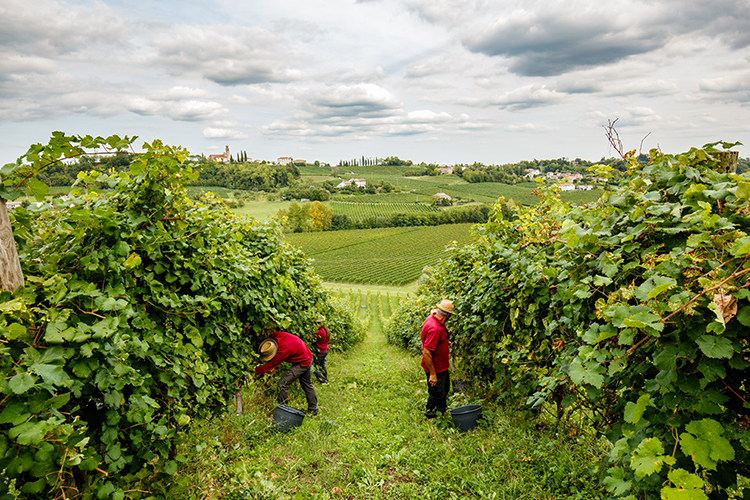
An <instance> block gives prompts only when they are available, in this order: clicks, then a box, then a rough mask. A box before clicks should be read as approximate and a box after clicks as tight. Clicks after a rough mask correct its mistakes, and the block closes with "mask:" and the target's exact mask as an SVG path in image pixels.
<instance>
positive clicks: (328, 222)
mask: <svg viewBox="0 0 750 500" xmlns="http://www.w3.org/2000/svg"><path fill="white" fill-rule="evenodd" d="M509 204H510V205H511V206H512V205H513V202H512V201H510V202H509V203H506V202H505V201H500V202H499V205H500V213H501V214H502V216H503V217H505V218H507V219H508V220H510V219H511V218H512V217H513V211H512V210H511V208H510V206H509ZM491 209H492V207H491V205H471V206H463V207H453V208H448V209H446V210H441V211H439V212H429V213H398V214H394V215H392V216H372V217H364V218H361V219H353V218H351V217H349V216H348V215H346V214H337V213H335V212H334V210H333V209H332V208H330V207H327V206H325V205H323V204H322V203H320V202H319V201H313V202H312V203H297V202H296V201H293V202H291V203H290V204H289V208H288V209H281V210H279V211H278V213H277V215H276V217H277V218H278V219H279V220H281V221H282V224H283V225H284V231H285V232H287V233H304V232H311V231H341V230H345V229H375V228H385V227H409V226H438V225H441V224H465V223H472V224H477V223H484V222H487V219H488V217H489V213H490V211H491Z"/></svg>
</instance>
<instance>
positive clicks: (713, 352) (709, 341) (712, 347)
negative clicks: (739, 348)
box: [695, 335, 734, 359]
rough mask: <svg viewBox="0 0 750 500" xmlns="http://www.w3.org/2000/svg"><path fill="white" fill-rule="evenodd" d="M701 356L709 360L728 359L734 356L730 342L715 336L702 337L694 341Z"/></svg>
mask: <svg viewBox="0 0 750 500" xmlns="http://www.w3.org/2000/svg"><path fill="white" fill-rule="evenodd" d="M695 342H696V343H697V344H698V347H700V349H701V351H703V354H705V355H706V356H708V357H709V358H723V359H729V358H731V357H732V355H733V354H734V348H733V347H732V342H730V341H729V339H726V338H724V337H717V336H715V335H702V336H700V337H698V339H697V340H696V341H695Z"/></svg>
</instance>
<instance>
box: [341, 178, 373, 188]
mask: <svg viewBox="0 0 750 500" xmlns="http://www.w3.org/2000/svg"><path fill="white" fill-rule="evenodd" d="M352 184H354V185H355V187H358V188H363V187H365V186H367V180H366V179H359V178H358V179H349V180H346V181H341V182H339V184H338V186H336V187H337V188H338V189H341V188H345V187H346V186H351V185H352Z"/></svg>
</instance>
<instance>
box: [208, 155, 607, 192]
mask: <svg viewBox="0 0 750 500" xmlns="http://www.w3.org/2000/svg"><path fill="white" fill-rule="evenodd" d="M208 159H209V160H213V161H218V162H221V163H231V161H232V155H231V154H230V152H229V146H225V148H224V152H223V153H221V154H212V155H208ZM243 161H246V162H249V161H250V162H251V161H252V159H249V158H244V160H243ZM266 163H267V164H270V165H288V164H289V163H296V164H302V165H307V164H308V163H307V160H303V159H301V158H292V157H291V156H280V157H278V158H277V159H276V160H275V161H266ZM320 166H321V167H324V166H325V167H327V166H330V165H329V164H322V163H321V164H320ZM455 168H456V167H451V166H447V165H441V166H440V167H438V168H437V172H438V173H439V174H443V175H448V174H452V173H453V171H454V169H455ZM523 177H524V178H526V179H529V180H531V181H533V180H534V179H536V178H538V177H541V178H542V179H546V180H549V181H552V182H557V183H558V184H557V186H558V187H559V188H560V190H561V191H576V190H578V191H590V190H592V189H594V186H592V185H590V184H584V181H585V180H588V179H589V178H588V177H586V176H584V175H583V174H579V173H572V172H542V171H541V170H538V169H535V168H529V169H526V174H525V175H524V176H523ZM561 181H562V182H561ZM366 185H367V180H366V179H362V178H354V179H347V180H343V181H341V182H340V183H339V184H338V185H337V186H336V188H337V189H343V188H346V187H348V186H354V187H355V188H364V187H365V186H366ZM441 194H442V193H441Z"/></svg>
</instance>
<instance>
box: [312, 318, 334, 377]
mask: <svg viewBox="0 0 750 500" xmlns="http://www.w3.org/2000/svg"><path fill="white" fill-rule="evenodd" d="M325 320H326V317H325V316H320V317H319V318H318V331H317V332H316V333H315V335H316V337H317V339H316V340H315V347H316V348H317V352H316V353H315V359H314V360H313V364H314V365H315V366H316V367H317V368H318V370H313V374H314V375H315V378H317V379H318V382H320V383H321V384H328V369H327V368H326V356H328V342H329V341H330V340H331V331H330V330H329V329H328V327H327V326H325V325H324V324H323V322H324V321H325Z"/></svg>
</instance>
